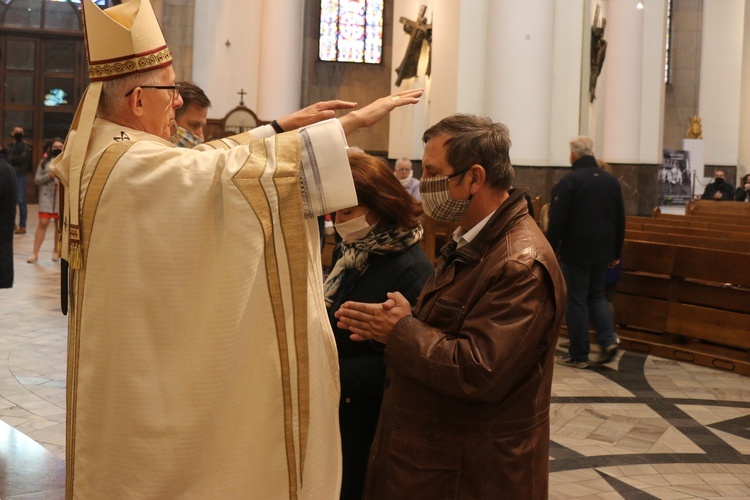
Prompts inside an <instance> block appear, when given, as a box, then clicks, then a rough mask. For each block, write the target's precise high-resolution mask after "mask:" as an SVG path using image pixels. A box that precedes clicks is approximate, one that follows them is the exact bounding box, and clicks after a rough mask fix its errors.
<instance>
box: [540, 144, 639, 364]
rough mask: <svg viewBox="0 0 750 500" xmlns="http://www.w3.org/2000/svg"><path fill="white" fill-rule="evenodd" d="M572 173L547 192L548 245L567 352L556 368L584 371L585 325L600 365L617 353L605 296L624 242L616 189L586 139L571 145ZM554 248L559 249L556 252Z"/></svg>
mask: <svg viewBox="0 0 750 500" xmlns="http://www.w3.org/2000/svg"><path fill="white" fill-rule="evenodd" d="M570 162H571V164H572V167H573V168H572V172H571V173H569V174H568V175H566V176H565V177H563V178H562V179H560V182H559V183H558V184H557V185H556V186H555V188H554V189H553V190H552V203H551V204H550V208H549V213H550V216H549V228H548V229H547V239H548V240H549V242H550V245H552V248H553V249H555V250H558V251H559V255H560V260H561V262H562V270H563V274H564V275H565V283H566V285H567V286H568V305H567V308H566V311H565V321H566V323H567V325H568V336H569V337H570V349H569V351H568V355H567V356H563V357H562V358H560V359H559V360H558V361H557V362H558V363H559V364H562V365H566V366H572V367H574V368H588V366H589V348H590V346H589V319H591V320H592V321H593V323H594V327H595V328H596V338H597V342H598V343H599V345H600V346H601V355H600V357H599V360H598V361H599V362H600V363H606V362H608V361H610V360H611V359H612V358H613V357H614V356H615V354H616V353H617V336H616V334H615V331H614V321H613V319H612V311H611V309H610V308H609V305H608V303H607V299H606V297H605V294H604V275H605V274H606V273H607V268H608V267H610V266H614V265H617V263H618V262H619V260H620V253H621V251H622V244H623V241H624V239H625V208H624V206H623V202H622V191H621V190H620V183H619V182H617V179H616V178H615V177H614V176H612V175H611V174H609V173H607V172H605V171H604V170H602V169H600V168H599V165H598V164H597V163H596V159H595V158H594V153H593V143H592V141H591V139H589V138H588V137H576V138H575V139H573V140H572V141H571V142H570ZM558 247H559V249H558Z"/></svg>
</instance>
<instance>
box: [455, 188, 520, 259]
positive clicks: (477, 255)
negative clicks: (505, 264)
mask: <svg viewBox="0 0 750 500" xmlns="http://www.w3.org/2000/svg"><path fill="white" fill-rule="evenodd" d="M527 191H528V190H527V189H524V188H514V189H511V190H510V191H509V194H510V196H509V197H508V199H506V200H505V201H504V202H503V203H502V204H501V205H500V206H499V207H498V208H497V210H495V213H494V214H493V215H492V217H491V218H490V220H489V221H488V222H487V225H486V226H484V228H483V229H482V230H481V231H480V232H479V234H477V236H476V237H475V238H474V239H473V240H471V242H470V243H468V244H466V245H464V246H462V247H461V248H460V249H458V250H456V242H455V241H453V239H451V240H450V241H449V242H448V244H447V245H445V246H444V247H443V248H441V249H440V253H441V254H442V255H443V258H444V259H445V260H446V264H448V263H449V262H451V261H453V260H455V259H460V260H462V261H464V262H478V261H480V260H481V259H482V257H483V256H484V254H485V253H486V252H487V250H488V249H489V247H490V246H492V244H494V242H495V241H496V240H497V239H498V238H499V237H500V236H502V235H503V234H505V233H506V232H507V231H508V230H509V229H510V228H511V227H513V226H514V225H515V224H516V223H518V221H519V220H520V219H521V218H522V217H523V216H525V215H526V214H528V213H529V208H528V206H527V204H526V199H525V198H524V196H523V195H524V193H526V192H527Z"/></svg>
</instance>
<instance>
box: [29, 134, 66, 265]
mask: <svg viewBox="0 0 750 500" xmlns="http://www.w3.org/2000/svg"><path fill="white" fill-rule="evenodd" d="M44 149H45V151H44V157H43V158H42V161H41V162H40V163H39V167H38V168H37V169H36V175H34V182H35V183H36V185H37V186H39V225H38V226H37V227H36V234H35V235H34V253H33V254H31V257H29V258H28V259H26V262H28V263H29V264H33V263H34V262H36V261H37V260H39V249H40V248H42V243H44V237H45V235H46V234H47V226H49V222H50V221H51V220H53V221H55V238H54V240H55V248H54V250H53V251H52V260H53V261H55V262H57V261H58V260H59V256H58V248H57V247H58V245H59V240H58V238H57V219H58V214H57V212H58V206H57V201H58V200H57V199H58V196H57V186H58V181H57V177H55V176H54V175H53V174H52V172H51V171H50V168H49V166H50V163H52V160H54V159H55V157H57V155H59V154H60V153H62V150H63V141H62V139H59V138H55V139H53V140H52V142H51V143H47V146H45V148H44Z"/></svg>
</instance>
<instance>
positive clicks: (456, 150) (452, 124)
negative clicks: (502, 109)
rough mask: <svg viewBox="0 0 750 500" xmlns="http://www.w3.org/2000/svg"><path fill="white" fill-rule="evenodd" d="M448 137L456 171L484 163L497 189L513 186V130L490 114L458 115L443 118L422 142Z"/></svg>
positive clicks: (450, 158) (449, 156) (450, 161)
mask: <svg viewBox="0 0 750 500" xmlns="http://www.w3.org/2000/svg"><path fill="white" fill-rule="evenodd" d="M438 136H446V137H447V139H446V141H445V148H446V159H447V161H448V164H449V165H450V166H451V167H453V170H454V172H455V173H459V172H465V171H467V170H469V168H471V166H472V165H481V166H482V167H484V170H485V172H486V175H487V182H488V183H489V185H490V186H491V187H492V188H493V189H503V190H508V189H510V186H511V183H512V182H513V176H514V171H513V165H512V164H511V162H510V145H511V142H510V131H509V130H508V127H506V126H505V125H503V124H502V123H496V122H493V121H492V120H491V119H489V118H487V117H480V116H474V115H464V114H455V115H452V116H449V117H447V118H443V119H442V120H440V121H439V122H437V123H436V124H435V125H433V126H432V127H430V128H428V129H427V130H426V131H425V133H424V134H423V135H422V142H424V143H427V141H429V140H431V139H434V138H435V137H438Z"/></svg>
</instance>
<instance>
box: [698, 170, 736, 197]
mask: <svg viewBox="0 0 750 500" xmlns="http://www.w3.org/2000/svg"><path fill="white" fill-rule="evenodd" d="M726 177H727V173H726V172H724V171H723V170H717V171H716V172H714V181H713V182H712V183H711V184H709V185H708V186H706V190H705V191H703V195H702V196H701V199H702V200H716V201H732V200H734V188H733V187H732V185H731V184H729V183H728V182H727V180H726Z"/></svg>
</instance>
